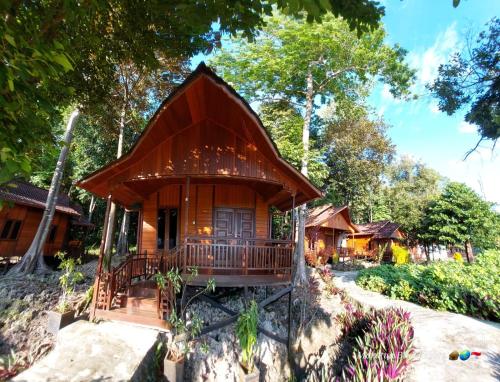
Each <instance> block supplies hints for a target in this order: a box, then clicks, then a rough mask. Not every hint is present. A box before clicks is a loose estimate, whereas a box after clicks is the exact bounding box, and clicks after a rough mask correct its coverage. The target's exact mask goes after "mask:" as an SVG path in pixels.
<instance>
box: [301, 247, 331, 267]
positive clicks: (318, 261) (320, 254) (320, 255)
mask: <svg viewBox="0 0 500 382" xmlns="http://www.w3.org/2000/svg"><path fill="white" fill-rule="evenodd" d="M330 256H331V255H330V253H328V251H327V250H326V249H321V250H319V251H306V254H305V258H306V262H307V264H308V265H309V266H311V267H322V266H323V265H325V264H326V263H328V259H329V258H330Z"/></svg>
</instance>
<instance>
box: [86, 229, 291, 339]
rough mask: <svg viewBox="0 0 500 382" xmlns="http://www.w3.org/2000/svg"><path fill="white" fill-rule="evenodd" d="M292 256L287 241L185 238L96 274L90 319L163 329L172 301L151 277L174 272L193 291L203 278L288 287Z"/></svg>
mask: <svg viewBox="0 0 500 382" xmlns="http://www.w3.org/2000/svg"><path fill="white" fill-rule="evenodd" d="M292 256H293V243H292V242H291V241H284V240H271V239H255V238H252V239H241V238H219V237H208V236H203V237H187V238H186V240H185V241H184V243H182V244H181V245H179V246H177V247H175V248H173V249H171V250H168V251H159V252H156V253H151V254H148V253H143V254H132V255H129V256H128V257H127V258H126V259H125V260H124V261H123V262H122V263H121V264H120V265H118V266H117V267H114V268H112V269H111V270H110V271H103V272H101V273H100V274H98V276H97V278H96V283H95V287H94V288H95V290H96V291H97V294H96V304H95V311H94V315H95V317H97V318H104V319H114V320H121V321H128V322H133V323H137V324H143V325H148V326H154V327H158V328H161V329H169V325H168V323H167V322H166V321H165V320H166V319H167V318H168V316H169V314H170V313H171V312H172V309H173V306H174V301H175V300H174V299H176V298H177V296H176V295H175V292H174V290H173V287H172V285H170V284H169V283H167V287H166V288H165V289H160V288H159V287H158V286H157V285H156V282H155V281H154V280H153V277H154V276H155V275H156V274H157V273H159V272H161V273H163V274H165V273H167V272H168V271H170V270H173V269H177V270H178V271H179V273H180V275H181V277H182V278H183V280H184V281H185V282H186V284H187V285H189V286H193V287H197V286H200V287H201V286H205V285H206V284H207V282H208V280H209V279H213V280H214V281H215V285H216V287H254V286H279V285H283V286H288V285H290V284H291V276H292ZM193 269H195V270H196V271H195V272H194V273H193V271H192V270H193Z"/></svg>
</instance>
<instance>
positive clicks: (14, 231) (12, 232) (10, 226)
mask: <svg viewBox="0 0 500 382" xmlns="http://www.w3.org/2000/svg"><path fill="white" fill-rule="evenodd" d="M20 229H21V220H7V221H6V222H5V224H4V226H3V228H2V232H1V233H0V239H3V240H16V239H17V236H18V235H19V230H20Z"/></svg>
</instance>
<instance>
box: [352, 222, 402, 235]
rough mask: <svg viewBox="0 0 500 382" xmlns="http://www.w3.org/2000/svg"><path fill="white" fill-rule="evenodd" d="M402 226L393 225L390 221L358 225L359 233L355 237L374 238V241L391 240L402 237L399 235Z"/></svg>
mask: <svg viewBox="0 0 500 382" xmlns="http://www.w3.org/2000/svg"><path fill="white" fill-rule="evenodd" d="M399 227H400V225H399V224H398V223H393V222H391V221H389V220H381V221H378V222H372V223H365V224H356V228H357V230H358V233H357V234H355V235H359V236H365V235H366V236H372V237H373V238H374V239H389V238H394V237H400V236H401V235H400V234H398V233H397V232H396V231H398V229H399Z"/></svg>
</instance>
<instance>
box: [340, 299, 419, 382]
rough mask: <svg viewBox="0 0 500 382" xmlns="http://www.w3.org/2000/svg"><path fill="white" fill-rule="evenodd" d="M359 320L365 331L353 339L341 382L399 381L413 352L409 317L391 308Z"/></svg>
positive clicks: (366, 315)
mask: <svg viewBox="0 0 500 382" xmlns="http://www.w3.org/2000/svg"><path fill="white" fill-rule="evenodd" d="M360 320H362V321H364V325H363V326H364V328H363V331H362V333H361V335H357V336H356V339H355V343H356V344H355V347H354V351H353V353H352V355H351V357H349V361H348V363H347V365H346V366H345V368H344V370H343V371H342V380H343V381H350V382H365V381H400V380H402V379H403V377H404V375H405V372H406V370H407V369H408V367H409V365H410V364H411V362H412V361H413V359H414V352H415V349H414V344H413V334H414V333H413V327H412V325H411V321H410V314H409V313H408V312H405V311H403V310H402V309H394V308H391V309H387V310H372V311H370V312H369V313H367V314H365V315H364V316H363V317H361V318H359V319H358V321H360ZM354 326H355V325H354ZM382 376H383V377H382ZM381 377H382V378H381Z"/></svg>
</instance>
